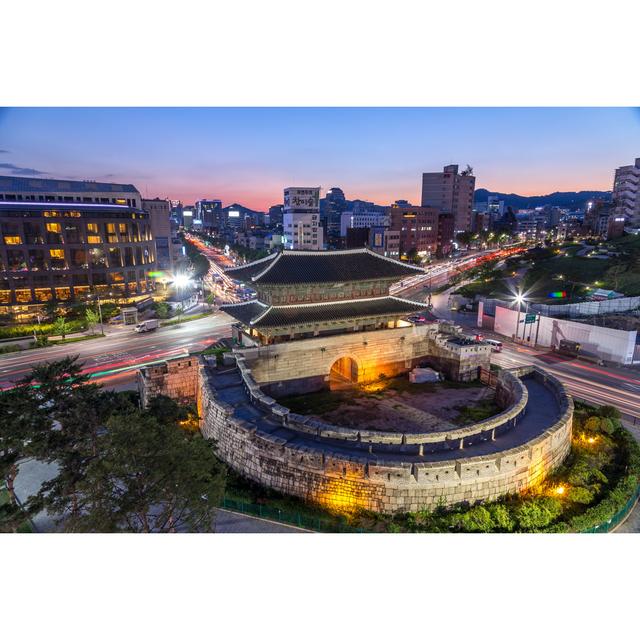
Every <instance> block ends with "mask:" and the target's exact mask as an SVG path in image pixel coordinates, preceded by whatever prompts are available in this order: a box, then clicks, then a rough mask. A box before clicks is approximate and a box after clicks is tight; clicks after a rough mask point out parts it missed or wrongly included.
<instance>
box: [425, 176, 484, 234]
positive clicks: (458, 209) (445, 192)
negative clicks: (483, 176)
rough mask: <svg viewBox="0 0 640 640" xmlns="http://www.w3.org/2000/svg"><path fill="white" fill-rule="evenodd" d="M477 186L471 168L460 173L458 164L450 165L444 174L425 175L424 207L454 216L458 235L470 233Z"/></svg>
mask: <svg viewBox="0 0 640 640" xmlns="http://www.w3.org/2000/svg"><path fill="white" fill-rule="evenodd" d="M475 185H476V179H475V176H474V175H473V171H472V169H471V167H467V169H465V170H464V171H462V172H459V171H458V165H457V164H450V165H447V166H446V167H445V168H444V170H443V171H442V172H436V173H423V174H422V206H423V207H435V208H436V209H439V210H440V211H441V212H442V213H451V214H453V216H454V221H455V232H456V233H458V232H460V231H469V230H470V229H471V210H472V208H473V195H474V191H475Z"/></svg>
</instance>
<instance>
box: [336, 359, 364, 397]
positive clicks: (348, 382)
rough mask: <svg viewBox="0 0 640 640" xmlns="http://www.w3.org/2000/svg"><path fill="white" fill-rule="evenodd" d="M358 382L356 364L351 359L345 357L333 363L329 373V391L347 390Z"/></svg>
mask: <svg viewBox="0 0 640 640" xmlns="http://www.w3.org/2000/svg"><path fill="white" fill-rule="evenodd" d="M356 382H358V364H357V362H356V361H355V360H354V359H353V358H349V357H348V356H345V357H344V358H339V359H338V360H336V361H335V362H334V363H333V366H332V367H331V371H330V372H329V389H331V391H339V390H340V389H348V388H349V387H351V386H353V385H354V384H355V383H356Z"/></svg>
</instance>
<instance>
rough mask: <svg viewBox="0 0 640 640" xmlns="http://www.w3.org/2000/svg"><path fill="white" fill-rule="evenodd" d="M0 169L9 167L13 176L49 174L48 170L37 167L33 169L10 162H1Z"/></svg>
mask: <svg viewBox="0 0 640 640" xmlns="http://www.w3.org/2000/svg"><path fill="white" fill-rule="evenodd" d="M0 169H8V170H9V171H10V172H11V175H12V176H48V175H50V174H48V173H47V172H46V171H38V170H37V169H31V168H29V167H18V166H17V165H15V164H11V163H9V162H3V163H2V162H0Z"/></svg>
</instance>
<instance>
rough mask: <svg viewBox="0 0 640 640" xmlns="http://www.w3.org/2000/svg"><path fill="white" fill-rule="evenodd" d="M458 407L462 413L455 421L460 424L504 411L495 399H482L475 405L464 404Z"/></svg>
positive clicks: (478, 420) (477, 420) (480, 419)
mask: <svg viewBox="0 0 640 640" xmlns="http://www.w3.org/2000/svg"><path fill="white" fill-rule="evenodd" d="M456 408H457V409H458V411H459V412H460V413H459V415H458V416H457V418H456V419H455V420H454V422H455V423H456V424H460V425H464V424H470V423H473V422H480V421H482V420H486V419H487V418H491V417H492V416H495V415H497V414H498V413H500V411H502V409H500V407H499V406H498V405H497V404H496V403H495V402H494V401H493V400H480V401H479V402H477V403H476V404H475V405H473V406H469V405H462V406H459V407H456Z"/></svg>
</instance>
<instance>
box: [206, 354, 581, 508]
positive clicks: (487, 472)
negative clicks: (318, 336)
mask: <svg viewBox="0 0 640 640" xmlns="http://www.w3.org/2000/svg"><path fill="white" fill-rule="evenodd" d="M240 364H241V363H240ZM520 373H522V374H527V375H534V376H536V377H538V378H539V379H540V380H541V381H543V382H544V384H545V385H547V386H548V387H549V388H550V389H551V390H552V391H553V394H554V395H555V397H556V399H557V401H558V403H559V406H560V417H559V419H558V420H557V421H556V422H555V423H554V424H553V425H551V426H550V427H549V428H547V429H546V430H545V431H544V432H543V433H541V434H540V435H539V436H538V437H536V438H535V439H533V440H531V441H529V442H528V443H526V445H523V446H519V447H515V448H513V449H509V450H505V451H500V452H499V453H492V454H490V455H483V456H475V457H464V458H463V457H461V458H460V459H451V460H441V461H431V462H430V461H428V454H425V461H424V462H404V461H398V460H394V459H392V457H391V456H390V457H389V459H385V458H384V456H383V455H378V456H377V459H376V460H375V461H372V460H371V459H370V458H366V457H364V456H361V455H359V453H358V452H357V451H354V452H353V453H337V452H336V451H335V450H332V449H331V448H330V447H327V450H325V451H323V450H322V448H321V447H320V448H318V447H314V448H310V447H308V446H306V445H304V444H289V443H287V442H286V440H285V439H282V438H279V437H278V436H277V435H273V434H270V433H264V432H261V431H260V429H257V428H256V425H255V424H254V423H252V422H250V421H246V420H243V419H239V418H238V417H237V416H234V409H233V407H232V406H231V405H229V404H227V403H225V402H224V401H222V400H221V399H220V398H219V397H218V395H217V393H216V391H215V389H214V385H213V384H212V381H211V376H215V375H216V374H215V372H214V371H213V370H212V369H211V368H209V367H208V366H203V367H202V368H201V370H200V376H201V384H200V393H201V395H200V402H199V406H200V407H201V412H202V413H201V419H202V423H201V425H202V426H201V429H202V432H203V434H204V436H205V437H207V438H212V439H214V440H215V441H216V444H217V447H218V452H219V454H220V455H221V457H222V458H223V459H224V460H225V462H227V464H229V465H230V466H231V467H232V468H233V469H234V470H235V471H237V472H238V473H240V474H242V475H244V476H245V477H248V478H250V479H252V480H254V481H256V482H258V483H260V484H262V485H263V486H266V487H270V488H272V489H275V490H277V491H280V492H282V493H286V494H290V495H294V496H298V497H300V498H303V499H306V500H310V501H313V502H317V503H320V504H322V505H324V506H326V507H329V508H339V509H347V510H348V509H355V508H364V509H368V510H372V511H378V512H383V513H395V512H406V511H417V510H419V509H423V508H429V507H434V506H436V505H438V504H455V503H459V502H469V503H474V502H479V501H484V500H495V499H497V498H498V497H500V496H502V495H504V494H506V493H513V492H518V491H522V490H524V489H526V488H528V487H531V486H533V485H535V484H537V483H538V482H540V481H542V480H543V479H544V478H545V477H546V476H547V475H548V474H549V473H550V472H551V471H553V470H554V469H555V468H557V467H558V466H559V465H560V464H561V463H562V462H563V460H564V459H565V457H566V456H567V454H568V453H569V450H570V447H571V427H572V417H573V403H572V401H571V399H570V397H568V396H567V395H566V393H565V391H564V388H563V387H562V385H561V383H559V382H558V381H557V380H556V379H555V378H553V377H551V376H549V375H547V374H545V373H544V372H543V371H542V370H539V369H535V368H530V369H528V370H521V371H520ZM242 378H243V384H244V386H245V388H246V389H247V391H248V392H249V397H250V398H251V402H252V404H254V405H260V406H261V408H262V409H264V410H265V411H267V412H270V413H271V415H272V417H273V418H274V419H277V420H279V421H281V422H282V424H283V425H285V424H288V425H289V426H290V427H291V426H293V427H294V428H296V427H297V428H300V429H304V428H305V426H308V427H310V428H311V429H312V430H313V429H315V428H317V427H316V426H314V425H309V424H308V422H307V423H306V424H305V421H304V420H299V419H298V418H297V417H296V416H291V414H290V413H289V412H288V409H286V408H284V407H282V406H280V405H278V404H277V402H276V401H275V399H274V398H270V397H269V396H266V394H264V393H263V392H262V391H260V389H259V387H258V385H257V384H256V383H255V381H253V380H252V379H251V375H250V372H249V371H248V370H247V369H246V368H245V370H244V371H243V372H242ZM507 384H508V385H509V386H512V387H515V388H516V389H517V387H518V385H517V384H516V383H515V382H514V381H509V382H508V383H507ZM515 393H516V395H517V393H518V392H517V391H516V392H515ZM520 400H522V398H520V399H519V400H517V401H516V403H515V406H514V407H513V408H512V409H509V410H507V411H505V412H503V413H502V414H500V416H494V418H492V419H491V420H490V421H484V422H485V423H487V424H484V425H481V424H478V425H473V426H471V427H466V428H465V429H461V430H460V431H463V432H465V433H464V434H457V435H458V437H459V438H460V435H462V437H463V438H464V437H466V436H469V437H478V438H484V439H486V438H487V437H492V436H491V433H492V432H493V433H495V429H500V428H514V427H516V422H517V419H514V415H513V412H516V413H518V412H521V411H522V410H523V408H522V406H521V403H520ZM525 404H526V400H525ZM490 422H492V424H488V423H490ZM330 429H331V432H327V433H325V434H324V436H326V437H331V438H340V437H341V436H340V431H342V430H340V429H339V428H337V427H333V428H330ZM358 434H359V435H358ZM344 435H345V434H344V433H343V434H342V436H343V437H344ZM414 435H415V434H414ZM440 435H442V436H443V437H444V434H440ZM447 435H448V434H447ZM363 436H364V437H365V438H366V437H367V433H366V432H363V431H360V432H356V433H355V434H352V435H351V436H350V437H355V438H358V437H360V438H362V437H363ZM378 436H380V434H379V433H378V434H376V437H378ZM429 436H433V434H429ZM321 437H322V436H321ZM321 437H320V438H321ZM382 437H384V436H382ZM388 437H391V438H398V437H399V436H398V434H391V435H389V436H388ZM407 437H408V436H407ZM417 444H418V450H420V443H417ZM422 444H424V443H422ZM463 446H464V444H463ZM461 453H462V452H461Z"/></svg>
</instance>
